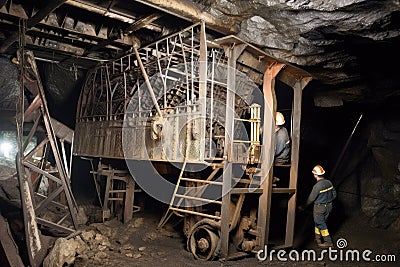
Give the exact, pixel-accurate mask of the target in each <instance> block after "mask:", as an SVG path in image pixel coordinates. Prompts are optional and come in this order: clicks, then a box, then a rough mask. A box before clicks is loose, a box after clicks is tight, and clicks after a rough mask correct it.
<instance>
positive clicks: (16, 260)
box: [0, 214, 24, 267]
mask: <svg viewBox="0 0 400 267" xmlns="http://www.w3.org/2000/svg"><path fill="white" fill-rule="evenodd" d="M0 245H1V247H2V248H3V251H4V253H5V258H3V259H5V260H6V262H4V263H3V259H2V260H0V264H2V263H3V264H5V263H8V264H9V265H10V266H13V267H23V266H24V263H23V262H22V260H21V258H20V256H19V252H18V246H17V244H15V242H14V239H13V237H12V234H11V231H10V228H9V225H8V223H7V221H6V220H5V219H4V218H3V217H2V216H1V214H0Z"/></svg>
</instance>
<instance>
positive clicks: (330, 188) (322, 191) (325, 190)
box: [319, 186, 333, 193]
mask: <svg viewBox="0 0 400 267" xmlns="http://www.w3.org/2000/svg"><path fill="white" fill-rule="evenodd" d="M332 189H333V186H331V187H329V188H327V189H324V190H321V191H319V193H324V192H328V191H329V190H332Z"/></svg>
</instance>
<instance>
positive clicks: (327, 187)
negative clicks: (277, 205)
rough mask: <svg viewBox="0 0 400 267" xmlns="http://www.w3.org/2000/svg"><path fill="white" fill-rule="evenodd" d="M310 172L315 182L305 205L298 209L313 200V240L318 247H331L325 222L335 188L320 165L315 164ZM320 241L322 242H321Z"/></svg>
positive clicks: (334, 195) (333, 197) (334, 196)
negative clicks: (325, 176)
mask: <svg viewBox="0 0 400 267" xmlns="http://www.w3.org/2000/svg"><path fill="white" fill-rule="evenodd" d="M312 173H313V174H314V178H315V179H316V180H317V182H316V183H315V185H314V187H313V189H312V191H311V193H310V195H309V196H308V199H307V202H306V205H305V206H304V207H300V210H304V209H305V208H306V207H307V206H308V205H310V204H311V203H313V202H314V209H313V217H314V223H315V240H316V242H317V245H318V246H319V247H331V246H333V244H332V238H331V236H330V235H329V232H328V226H327V224H326V223H327V220H328V216H329V213H330V212H331V211H332V201H333V200H334V199H335V198H336V190H335V188H334V187H333V185H332V182H331V181H329V180H327V179H325V178H324V174H325V170H324V168H322V166H321V165H316V166H315V167H314V168H313V170H312ZM321 238H322V239H321ZM322 241H324V242H323V243H322Z"/></svg>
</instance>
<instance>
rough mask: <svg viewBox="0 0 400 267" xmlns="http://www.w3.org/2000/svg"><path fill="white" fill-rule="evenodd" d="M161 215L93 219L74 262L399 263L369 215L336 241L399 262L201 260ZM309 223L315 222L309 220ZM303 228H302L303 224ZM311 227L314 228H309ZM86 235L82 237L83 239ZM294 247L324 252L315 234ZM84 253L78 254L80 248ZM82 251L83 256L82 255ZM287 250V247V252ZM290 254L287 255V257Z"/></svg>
mask: <svg viewBox="0 0 400 267" xmlns="http://www.w3.org/2000/svg"><path fill="white" fill-rule="evenodd" d="M158 221H159V215H155V214H150V213H143V212H139V213H135V214H134V219H132V221H130V222H129V223H127V224H123V223H122V222H120V221H119V220H117V219H113V220H110V221H106V222H105V223H94V224H90V225H89V226H84V227H82V228H81V229H80V230H81V231H82V232H83V235H81V237H76V238H78V239H83V240H84V241H85V242H84V243H86V245H85V246H86V247H85V248H84V249H82V248H81V249H77V254H76V255H77V256H76V258H75V261H74V265H73V266H77V267H81V266H82V267H83V266H153V267H157V266H162V267H172V266H188V267H189V266H193V267H199V266H286V265H290V266H399V265H398V262H399V259H400V239H399V236H397V235H395V234H393V233H391V232H390V231H388V230H382V229H373V228H370V227H369V225H368V222H367V219H366V217H364V216H363V215H362V213H361V212H357V213H356V214H354V216H352V217H351V218H347V221H345V222H344V223H343V224H342V225H340V227H339V228H337V229H336V230H335V231H334V233H333V236H334V241H335V242H336V241H337V240H338V239H340V238H345V239H346V241H347V244H348V245H347V249H358V250H360V251H362V250H365V249H370V250H371V251H372V252H373V254H371V256H370V257H371V258H372V255H376V254H386V255H387V254H392V255H395V256H396V259H397V264H396V262H391V263H377V262H370V263H368V262H365V261H363V260H362V259H361V260H360V261H330V260H329V258H328V257H326V258H325V259H324V260H321V261H316V262H313V261H298V262H297V261H290V260H289V261H287V262H282V261H279V260H278V259H277V257H276V255H275V257H273V259H272V261H271V260H270V259H266V260H265V261H260V260H258V259H257V258H256V255H255V254H250V255H249V256H248V257H245V258H240V259H236V260H229V261H219V260H214V261H201V260H196V259H194V257H193V255H192V254H191V253H190V252H188V251H187V250H186V243H185V242H186V241H185V239H184V236H183V235H182V234H181V233H180V232H179V231H178V230H176V229H174V228H173V227H172V225H171V224H166V225H165V227H164V228H163V229H161V230H157V229H156V226H157V224H158ZM298 221H299V223H304V225H301V226H300V229H301V230H302V231H304V230H307V231H309V232H312V231H313V228H312V227H313V226H312V218H311V221H310V217H309V216H308V215H307V214H303V215H299V218H298ZM310 223H311V224H310ZM303 226H304V227H303ZM309 226H310V227H309ZM82 236H83V238H82ZM294 249H296V250H298V251H299V252H301V251H302V250H304V249H314V250H316V252H321V249H319V248H318V247H317V246H316V245H315V244H314V240H313V238H312V235H311V236H310V235H306V234H304V232H298V233H297V235H296V237H295V247H294ZM79 250H80V251H81V252H78V251H79ZM79 253H81V254H79ZM287 253H289V250H288V251H287ZM286 258H287V256H286Z"/></svg>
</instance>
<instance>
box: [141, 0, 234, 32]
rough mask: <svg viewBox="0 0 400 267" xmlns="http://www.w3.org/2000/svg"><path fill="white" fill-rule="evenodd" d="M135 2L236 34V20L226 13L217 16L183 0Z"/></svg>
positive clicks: (217, 29) (143, 0)
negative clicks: (219, 16)
mask: <svg viewBox="0 0 400 267" xmlns="http://www.w3.org/2000/svg"><path fill="white" fill-rule="evenodd" d="M136 2H139V3H142V4H145V5H147V6H151V7H153V8H156V9H158V10H161V11H164V12H167V13H170V14H172V15H174V16H177V17H180V18H183V19H185V20H188V21H199V20H203V21H204V22H205V23H206V25H207V27H209V28H210V29H213V30H215V31H217V32H219V33H223V34H236V33H238V32H239V27H238V26H237V24H236V21H235V20H234V19H232V18H230V17H228V16H226V15H221V18H217V17H215V16H213V15H211V14H210V12H205V11H202V10H201V9H200V8H199V7H198V6H196V5H195V4H193V3H190V2H188V1H184V0H175V1H169V0H136Z"/></svg>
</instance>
